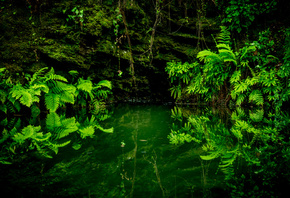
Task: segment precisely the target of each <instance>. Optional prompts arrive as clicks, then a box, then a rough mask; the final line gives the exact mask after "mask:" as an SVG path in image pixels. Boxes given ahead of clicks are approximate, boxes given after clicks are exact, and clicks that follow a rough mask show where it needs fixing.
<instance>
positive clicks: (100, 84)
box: [94, 80, 112, 89]
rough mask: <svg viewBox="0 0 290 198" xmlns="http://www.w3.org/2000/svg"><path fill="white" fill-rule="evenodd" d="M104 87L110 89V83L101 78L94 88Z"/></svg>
mask: <svg viewBox="0 0 290 198" xmlns="http://www.w3.org/2000/svg"><path fill="white" fill-rule="evenodd" d="M103 87H106V88H108V89H112V83H111V82H110V81H108V80H102V81H100V82H98V83H97V84H96V85H95V87H94V88H96V89H99V88H103Z"/></svg>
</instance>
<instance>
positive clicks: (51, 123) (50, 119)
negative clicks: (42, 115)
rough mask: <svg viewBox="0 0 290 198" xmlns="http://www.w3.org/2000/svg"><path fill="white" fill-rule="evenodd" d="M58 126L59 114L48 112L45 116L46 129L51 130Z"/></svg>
mask: <svg viewBox="0 0 290 198" xmlns="http://www.w3.org/2000/svg"><path fill="white" fill-rule="evenodd" d="M60 126H61V122H60V117H59V115H58V114H57V113H55V112H50V113H49V114H48V115H47V117H46V127H47V128H48V130H50V131H52V130H54V128H56V127H60Z"/></svg>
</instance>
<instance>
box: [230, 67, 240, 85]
mask: <svg viewBox="0 0 290 198" xmlns="http://www.w3.org/2000/svg"><path fill="white" fill-rule="evenodd" d="M241 75H242V73H241V70H237V71H235V72H234V73H233V75H232V76H231V78H230V83H231V84H234V83H237V82H239V81H240V80H241Z"/></svg>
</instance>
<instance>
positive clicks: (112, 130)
mask: <svg viewBox="0 0 290 198" xmlns="http://www.w3.org/2000/svg"><path fill="white" fill-rule="evenodd" d="M96 128H98V129H100V130H101V131H103V132H105V133H113V132H114V128H113V127H111V128H108V129H104V128H103V127H101V126H100V125H96Z"/></svg>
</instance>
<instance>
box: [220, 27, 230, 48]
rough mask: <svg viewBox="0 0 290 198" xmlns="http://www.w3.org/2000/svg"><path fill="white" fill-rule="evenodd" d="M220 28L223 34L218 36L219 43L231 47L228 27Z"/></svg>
mask: <svg viewBox="0 0 290 198" xmlns="http://www.w3.org/2000/svg"><path fill="white" fill-rule="evenodd" d="M220 28H221V32H220V33H219V34H218V36H217V39H218V42H219V43H223V44H226V45H229V44H230V40H231V34H230V32H229V31H228V30H227V27H226V26H220Z"/></svg>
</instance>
